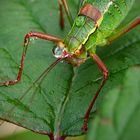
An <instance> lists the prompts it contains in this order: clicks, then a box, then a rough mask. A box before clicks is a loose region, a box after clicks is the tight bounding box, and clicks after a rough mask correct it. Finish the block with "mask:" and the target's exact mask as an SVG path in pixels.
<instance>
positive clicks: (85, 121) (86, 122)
mask: <svg viewBox="0 0 140 140" xmlns="http://www.w3.org/2000/svg"><path fill="white" fill-rule="evenodd" d="M81 130H82V132H83V133H85V132H87V130H88V119H84V124H83V126H82V128H81Z"/></svg>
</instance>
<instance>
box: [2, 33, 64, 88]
mask: <svg viewBox="0 0 140 140" xmlns="http://www.w3.org/2000/svg"><path fill="white" fill-rule="evenodd" d="M31 37H37V38H40V39H44V40H49V41H52V42H56V43H58V42H61V41H62V40H61V39H60V38H58V37H55V36H51V35H48V34H44V33H40V32H29V33H28V34H26V35H25V37H24V47H23V51H22V57H21V62H20V66H19V71H18V74H17V78H16V79H15V80H8V81H5V82H0V86H8V85H14V84H16V83H18V82H19V81H20V80H21V77H22V71H23V66H24V59H25V55H26V52H27V48H28V44H29V40H30V38H31Z"/></svg>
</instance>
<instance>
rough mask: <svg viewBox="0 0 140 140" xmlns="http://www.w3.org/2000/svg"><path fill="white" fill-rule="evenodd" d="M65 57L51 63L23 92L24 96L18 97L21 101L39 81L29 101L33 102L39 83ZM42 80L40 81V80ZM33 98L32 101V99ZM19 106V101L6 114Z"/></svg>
mask: <svg viewBox="0 0 140 140" xmlns="http://www.w3.org/2000/svg"><path fill="white" fill-rule="evenodd" d="M63 59H64V58H58V59H57V60H55V61H54V62H53V63H52V64H50V65H49V67H47V68H46V69H45V70H44V71H43V72H42V74H41V75H40V76H39V77H38V78H37V79H36V80H35V81H34V82H33V83H32V84H31V85H30V87H28V89H27V90H26V91H25V92H24V93H23V95H22V96H20V97H19V98H18V100H19V101H21V100H23V98H24V97H25V96H26V95H27V94H28V93H29V91H30V90H31V89H32V88H33V87H34V85H36V83H38V85H37V86H35V90H34V92H33V93H32V96H31V97H30V99H29V103H30V104H31V103H32V101H33V98H34V97H35V92H36V89H37V88H38V87H39V85H40V84H41V83H42V82H43V79H44V78H45V77H46V76H47V74H48V73H49V72H50V71H51V70H52V69H53V68H54V67H55V66H56V65H57V64H58V63H59V62H60V61H62V60H63ZM39 81H40V82H39ZM31 99H32V101H30V100H31ZM17 106H18V103H17V104H16V105H14V106H13V107H12V108H10V109H9V110H8V112H7V113H6V116H9V115H10V114H11V112H13V111H14V109H15V108H16V107H17Z"/></svg>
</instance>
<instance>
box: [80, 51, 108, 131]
mask: <svg viewBox="0 0 140 140" xmlns="http://www.w3.org/2000/svg"><path fill="white" fill-rule="evenodd" d="M91 57H92V58H93V59H94V60H95V62H96V64H97V65H98V67H99V69H100V71H101V72H102V74H103V80H102V82H101V84H100V86H99V88H98V90H97V91H96V94H95V96H94V97H93V99H92V101H91V103H90V105H89V107H88V109H87V111H86V113H85V116H84V124H83V127H82V131H84V132H85V131H87V128H88V120H89V115H90V112H91V110H92V108H93V106H94V104H95V101H96V99H97V97H98V95H99V93H100V91H101V89H102V88H103V86H104V84H105V83H106V80H107V79H108V70H107V68H106V66H105V64H104V63H103V62H102V60H101V59H100V58H99V57H98V55H96V54H91Z"/></svg>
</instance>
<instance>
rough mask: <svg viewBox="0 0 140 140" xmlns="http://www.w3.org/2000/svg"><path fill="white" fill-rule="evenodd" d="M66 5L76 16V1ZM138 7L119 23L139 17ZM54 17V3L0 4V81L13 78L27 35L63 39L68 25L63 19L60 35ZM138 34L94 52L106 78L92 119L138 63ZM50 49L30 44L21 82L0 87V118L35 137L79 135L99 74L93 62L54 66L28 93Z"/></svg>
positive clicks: (43, 0) (47, 61) (49, 45)
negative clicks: (48, 35)
mask: <svg viewBox="0 0 140 140" xmlns="http://www.w3.org/2000/svg"><path fill="white" fill-rule="evenodd" d="M68 2H69V6H70V8H71V9H72V13H73V17H75V15H76V14H77V7H78V1H77V0H69V1H68ZM139 6H140V4H139V1H138V0H137V2H136V3H135V4H134V7H133V8H132V10H131V12H130V13H129V14H128V17H127V18H126V20H125V21H124V23H123V25H126V24H127V23H129V22H130V21H132V20H133V19H135V18H136V17H137V16H138V14H139V12H140V9H139ZM58 14H59V13H58V4H57V2H56V1H55V0H51V1H50V0H41V1H37V0H13V1H11V0H1V1H0V19H1V22H0V81H5V80H8V79H15V78H16V76H17V72H18V67H19V63H20V59H21V52H22V46H23V38H24V35H25V34H26V33H28V32H29V31H40V32H45V33H48V34H52V35H56V36H59V37H62V38H63V37H64V36H66V34H67V33H68V31H69V30H70V26H69V23H68V22H67V20H66V27H65V31H62V30H61V29H60V27H59V24H58V21H59V16H58ZM139 32H140V27H137V29H134V30H133V31H131V32H129V33H128V34H127V35H125V36H124V37H122V38H120V39H119V40H117V41H116V42H114V43H113V44H112V45H110V46H109V47H108V46H107V47H104V48H99V50H98V54H99V56H101V58H102V59H103V61H104V62H105V64H106V65H107V67H108V69H109V71H110V77H109V80H108V82H107V84H106V85H105V87H104V89H103V90H102V92H101V94H100V96H99V98H98V100H97V102H96V104H95V106H94V108H93V110H92V113H91V118H92V117H93V116H94V114H95V110H96V108H97V107H98V105H99V104H100V103H101V102H102V100H103V96H104V95H105V94H106V93H107V92H108V90H109V89H112V88H113V87H116V86H117V85H119V84H120V83H122V81H123V77H124V74H125V71H126V70H127V69H128V68H129V67H130V66H133V65H136V64H140V55H139V54H140V47H139V46H140V37H139ZM53 46H54V44H53V43H50V42H48V41H43V40H39V39H38V40H35V41H32V42H31V44H30V46H29V49H28V53H27V57H26V60H25V66H24V71H23V76H22V80H21V82H20V83H18V84H16V85H14V86H8V87H0V118H1V119H3V120H7V121H9V122H12V123H15V124H17V125H20V126H22V127H25V128H27V129H30V130H32V131H35V132H38V133H43V134H50V133H54V135H55V136H58V135H61V136H62V135H63V136H76V135H81V134H82V131H81V127H82V124H83V117H84V114H85V112H86V110H87V108H88V106H89V103H90V102H91V99H92V98H93V96H94V94H95V92H96V90H97V88H98V87H99V84H100V82H101V76H102V74H101V73H100V71H99V70H98V67H97V65H96V64H95V63H94V62H93V60H91V59H89V60H87V61H86V63H84V64H83V65H81V66H80V67H78V68H73V67H72V66H71V65H69V64H67V63H65V62H63V63H59V64H58V65H57V66H56V67H55V68H54V69H53V70H52V71H51V72H50V73H49V74H48V75H47V77H46V78H45V79H44V81H43V83H42V84H41V85H39V86H37V85H36V86H33V88H32V89H31V90H30V91H28V92H27V89H28V88H29V87H30V86H31V85H32V83H33V81H35V79H36V78H37V77H38V76H39V75H40V74H41V73H42V72H43V70H44V69H46V68H47V67H48V66H49V65H50V64H51V63H52V62H53V61H54V60H55V58H54V57H53V55H52V47H53ZM24 93H26V94H24ZM23 95H24V96H23Z"/></svg>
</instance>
